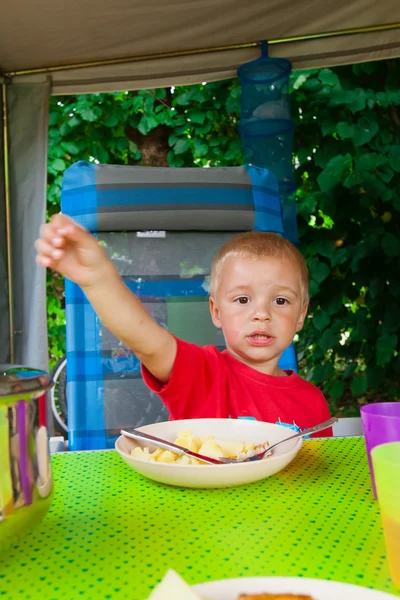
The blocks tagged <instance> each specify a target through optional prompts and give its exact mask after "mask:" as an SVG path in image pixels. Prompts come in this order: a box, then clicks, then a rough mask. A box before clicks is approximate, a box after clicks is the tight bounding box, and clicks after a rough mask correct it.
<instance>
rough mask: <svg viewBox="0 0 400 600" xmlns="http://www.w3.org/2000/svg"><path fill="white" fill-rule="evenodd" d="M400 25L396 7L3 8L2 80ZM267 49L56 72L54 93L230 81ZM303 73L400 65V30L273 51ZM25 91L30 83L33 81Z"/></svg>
mask: <svg viewBox="0 0 400 600" xmlns="http://www.w3.org/2000/svg"><path fill="white" fill-rule="evenodd" d="M395 22H400V3H399V2H394V1H393V0H380V1H379V2H376V0H351V2H349V0H337V1H336V2H335V3H334V4H333V5H331V7H330V8H328V5H327V3H326V0H298V1H297V2H296V3H295V4H294V3H293V0H249V1H248V2H242V0H219V1H218V2H215V1H214V0H173V1H171V2H161V1H160V0H148V1H147V2H139V1H138V0H136V1H132V0H115V1H114V2H112V3H110V2H107V1H106V0H86V1H85V2H81V1H79V0H70V2H67V3H64V2H61V0H52V1H51V2H50V0H42V1H41V2H40V6H38V4H37V3H35V2H30V1H28V0H3V2H2V6H1V19H0V72H1V71H3V72H4V73H13V72H15V71H21V70H26V69H34V68H43V67H57V66H59V65H73V64H77V63H88V62H93V61H104V60H116V59H121V58H127V57H137V58H140V57H144V56H149V55H152V56H154V55H160V54H165V53H173V52H190V51H195V50H198V49H201V48H221V47H226V46H230V45H232V44H246V43H251V42H259V41H261V40H264V39H266V40H278V39H282V38H293V37H298V36H307V35H312V34H319V33H326V32H333V31H343V30H349V29H353V28H365V27H371V26H374V25H384V24H391V23H395ZM257 56H259V48H246V49H240V50H232V49H230V50H225V51H221V52H210V53H205V54H192V55H186V56H175V57H170V58H153V59H152V60H139V61H138V62H130V63H129V62H128V63H125V64H119V65H103V66H101V65H99V66H96V67H94V66H90V67H86V68H83V69H73V70H65V71H63V70H55V71H54V72H52V73H51V78H52V93H53V94H65V93H87V92H99V91H112V90H114V91H115V90H121V89H126V90H128V89H139V88H150V87H157V86H158V87H159V86H165V85H171V84H173V85H178V84H188V83H198V82H201V81H212V80H216V79H224V78H228V77H232V76H234V75H235V74H236V70H237V67H238V66H239V65H240V64H243V63H245V62H249V61H250V60H253V59H254V58H256V57H257ZM270 56H281V57H282V58H288V59H289V60H290V61H291V62H292V63H293V66H294V68H295V69H303V68H311V67H322V66H332V65H340V64H349V63H355V62H363V61H369V60H378V59H384V58H391V57H398V56H400V29H393V30H387V31H380V32H370V33H362V34H351V35H345V36H334V37H329V38H320V39H314V40H306V41H304V40H302V41H295V42H290V43H283V44H276V45H272V46H271V48H270ZM27 77H28V79H24V81H31V80H32V77H33V78H34V79H35V77H36V78H39V79H40V77H41V76H40V75H35V76H34V75H30V76H27Z"/></svg>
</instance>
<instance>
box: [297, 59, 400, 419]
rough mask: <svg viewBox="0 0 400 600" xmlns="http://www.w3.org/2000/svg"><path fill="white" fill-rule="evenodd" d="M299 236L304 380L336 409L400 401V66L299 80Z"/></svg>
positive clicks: (344, 69) (377, 65) (307, 74)
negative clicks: (306, 299)
mask: <svg viewBox="0 0 400 600" xmlns="http://www.w3.org/2000/svg"><path fill="white" fill-rule="evenodd" d="M292 84H293V92H292V99H293V103H292V114H293V117H294V119H295V121H296V125H297V129H296V136H295V151H294V154H295V165H296V167H297V168H296V176H297V178H298V182H299V190H298V193H297V203H298V209H297V210H298V215H299V234H300V239H301V244H302V245H301V247H302V251H303V253H304V254H305V256H306V258H307V262H308V266H309V268H310V278H311V281H310V292H311V302H310V309H309V317H308V319H307V322H306V325H305V327H304V329H303V331H302V333H301V335H300V336H299V342H298V344H297V348H298V350H299V356H300V358H301V361H300V364H301V368H302V373H303V375H305V376H306V378H307V379H309V380H311V381H314V382H316V383H317V385H319V386H320V387H321V388H322V389H323V390H324V392H325V394H326V395H327V396H328V399H329V401H330V402H331V404H332V406H333V408H334V410H335V411H336V412H337V411H342V412H345V413H347V414H352V413H354V414H356V413H357V411H358V407H359V405H360V404H363V403H365V402H366V401H373V400H381V399H387V400H393V399H399V398H400V389H399V381H400V356H399V353H398V337H399V330H400V322H399V320H398V318H397V317H396V312H397V306H398V303H399V297H400V284H399V283H398V277H399V273H400V268H399V267H400V260H399V258H400V232H399V223H400V219H399V217H400V215H399V211H400V202H399V199H400V177H399V166H400V165H399V158H398V157H399V156H400V135H399V132H400V129H399V127H400V114H399V113H398V109H397V104H399V103H400V94H399V93H398V89H399V84H400V62H399V61H390V62H389V61H388V62H377V63H369V64H367V65H355V66H353V67H342V68H337V69H335V70H334V71H332V70H330V69H323V70H322V71H317V70H313V71H308V72H302V73H301V80H299V76H297V79H296V78H295V79H294V80H293V82H292Z"/></svg>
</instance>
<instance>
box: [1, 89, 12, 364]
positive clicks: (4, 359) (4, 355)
mask: <svg viewBox="0 0 400 600" xmlns="http://www.w3.org/2000/svg"><path fill="white" fill-rule="evenodd" d="M2 110H3V104H2V98H1V96H0V114H3V113H2ZM3 150H4V145H3V128H0V364H6V363H8V362H10V355H9V345H10V335H9V331H10V328H9V320H8V319H9V316H8V285H7V280H8V279H7V276H8V274H7V236H6V208H5V194H4V191H5V186H4V155H3Z"/></svg>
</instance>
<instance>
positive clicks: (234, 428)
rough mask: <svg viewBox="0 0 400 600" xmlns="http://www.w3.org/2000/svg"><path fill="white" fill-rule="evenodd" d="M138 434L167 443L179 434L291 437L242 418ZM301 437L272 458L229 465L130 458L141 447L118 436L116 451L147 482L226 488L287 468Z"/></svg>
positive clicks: (157, 427)
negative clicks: (135, 449) (152, 436)
mask: <svg viewBox="0 0 400 600" xmlns="http://www.w3.org/2000/svg"><path fill="white" fill-rule="evenodd" d="M138 430H139V431H144V432H145V433H150V434H152V435H155V436H157V437H160V438H164V439H166V440H168V441H170V442H173V441H175V439H176V438H177V437H178V434H179V433H180V432H181V431H191V432H192V433H193V434H195V435H198V436H205V435H212V436H214V437H215V438H219V439H225V440H235V441H240V442H251V443H253V444H262V443H264V442H266V441H268V442H269V443H270V445H272V444H275V442H279V441H280V440H283V439H285V438H287V437H289V436H290V430H288V429H287V428H285V427H282V426H281V425H274V424H272V423H264V422H262V421H252V420H251V421H250V420H242V419H187V420H183V421H166V422H164V423H153V424H152V425H145V426H144V427H138ZM302 441H303V440H302V438H297V439H296V440H294V441H291V442H288V443H287V444H282V446H279V447H278V448H277V449H276V450H275V451H274V452H273V454H272V455H271V456H268V457H267V458H265V459H263V460H258V461H254V462H247V463H241V464H228V465H183V464H174V463H172V464H165V463H158V462H150V461H146V460H141V459H139V458H137V457H134V456H131V455H130V452H131V450H133V448H135V447H136V446H142V447H143V446H144V445H146V444H141V443H140V442H137V441H135V440H132V439H131V438H127V437H125V436H123V435H121V436H120V437H119V438H118V439H117V441H116V442H115V448H116V450H117V452H118V453H119V455H120V456H121V458H123V460H124V461H125V462H126V463H127V464H128V465H129V466H130V467H132V468H133V469H135V471H137V472H138V473H141V474H142V475H144V476H145V477H148V478H149V479H153V480H154V481H160V482H161V483H167V484H169V485H176V486H179V487H187V488H226V487H232V486H237V485H243V484H246V483H252V482H253V481H259V480H260V479H264V478H266V477H270V476H271V475H274V474H275V473H277V472H278V471H281V470H282V469H283V468H284V467H286V465H288V464H289V463H290V462H291V461H292V460H293V459H294V457H295V456H296V454H297V453H298V451H299V450H300V448H301V445H302Z"/></svg>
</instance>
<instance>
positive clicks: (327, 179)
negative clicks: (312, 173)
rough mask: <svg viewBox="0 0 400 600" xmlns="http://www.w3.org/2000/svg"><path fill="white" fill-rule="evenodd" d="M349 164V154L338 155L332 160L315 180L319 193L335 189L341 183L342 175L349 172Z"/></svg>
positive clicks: (350, 162)
mask: <svg viewBox="0 0 400 600" xmlns="http://www.w3.org/2000/svg"><path fill="white" fill-rule="evenodd" d="M351 164H352V158H351V155H350V154H345V155H342V154H339V156H335V157H334V158H332V159H331V160H330V161H329V162H328V164H327V165H326V167H325V169H324V170H323V171H322V173H320V174H319V176H318V178H317V181H318V185H319V187H320V189H321V191H322V192H328V191H330V190H331V189H333V188H334V187H336V186H337V185H338V184H339V183H340V182H341V181H342V179H343V177H344V174H345V173H347V172H348V171H349V170H350V167H351Z"/></svg>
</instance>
